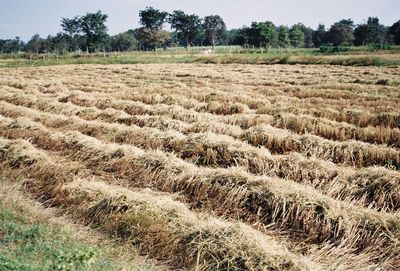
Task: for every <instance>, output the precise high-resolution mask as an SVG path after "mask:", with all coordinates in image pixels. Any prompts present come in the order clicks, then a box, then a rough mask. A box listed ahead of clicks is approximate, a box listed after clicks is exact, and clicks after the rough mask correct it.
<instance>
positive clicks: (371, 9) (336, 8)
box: [0, 0, 400, 41]
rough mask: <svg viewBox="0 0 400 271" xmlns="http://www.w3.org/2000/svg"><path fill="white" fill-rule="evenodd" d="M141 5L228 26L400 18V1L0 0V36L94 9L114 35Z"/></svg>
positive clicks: (45, 27) (130, 23) (45, 28)
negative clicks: (213, 19) (218, 18)
mask: <svg viewBox="0 0 400 271" xmlns="http://www.w3.org/2000/svg"><path fill="white" fill-rule="evenodd" d="M146 6H152V7H155V8H158V9H160V10H164V11H168V12H171V11H173V10H178V9H181V10H183V11H185V12H186V13H190V14H192V13H195V14H197V15H199V16H201V17H204V16H207V15H211V14H213V15H214V14H218V15H220V16H221V17H222V18H223V19H224V20H225V22H226V24H227V27H228V28H229V29H231V28H239V27H241V26H243V25H250V23H251V22H252V21H267V20H268V21H272V22H274V23H275V24H277V25H280V24H284V25H292V24H295V23H298V22H302V23H304V24H305V25H307V26H311V27H313V28H316V26H317V25H318V24H319V23H325V24H326V25H327V26H329V25H331V24H332V23H334V22H336V21H338V20H340V19H343V18H352V19H353V20H354V21H355V22H356V23H362V22H364V21H366V19H367V18H368V16H376V17H379V18H380V19H381V22H382V23H383V24H385V25H392V24H393V23H394V22H396V21H398V20H400V0H279V1H272V0H229V1H227V0H222V1H218V0H147V1H144V0H81V1H78V0H46V1H45V0H0V39H5V38H14V37H15V36H20V37H21V38H22V39H23V40H25V41H27V40H29V39H30V37H31V36H33V35H34V34H36V33H38V34H40V35H41V36H42V37H46V36H47V35H49V34H56V33H57V32H59V31H61V27H60V19H61V17H67V18H70V17H73V16H75V15H83V14H85V13H86V12H96V11H97V10H99V9H100V10H102V11H103V12H104V13H106V14H108V15H109V19H108V23H107V25H108V28H109V34H116V33H120V32H123V31H126V30H128V29H133V28H136V27H138V26H139V23H138V21H139V15H138V13H139V10H141V9H144V8H145V7H146Z"/></svg>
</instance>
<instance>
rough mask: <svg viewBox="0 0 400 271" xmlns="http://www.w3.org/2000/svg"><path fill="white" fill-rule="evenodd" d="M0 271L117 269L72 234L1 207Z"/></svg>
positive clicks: (96, 250) (118, 267)
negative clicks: (32, 220)
mask: <svg viewBox="0 0 400 271" xmlns="http://www.w3.org/2000/svg"><path fill="white" fill-rule="evenodd" d="M0 237H1V238H0V270H9V271H12V270H15V271H24V270H27V271H28V270H29V271H31V270H38V271H39V270H40V271H42V270H63V271H67V270H68V271H69V270H71V271H72V270H74V271H75V270H78V271H79V270H117V269H120V266H118V264H116V263H114V262H111V261H110V260H109V259H107V258H104V257H102V256H103V255H101V254H100V253H99V248H97V247H94V246H88V245H84V244H82V243H80V242H79V241H77V240H76V239H74V237H73V234H71V233H70V232H65V231H62V230H60V229H57V228H50V227H48V226H47V225H43V224H37V223H32V222H30V221H28V220H26V219H25V217H24V216H23V215H21V214H20V213H18V212H16V211H14V210H13V209H9V208H6V207H4V206H2V205H0Z"/></svg>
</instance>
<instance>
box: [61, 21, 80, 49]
mask: <svg viewBox="0 0 400 271" xmlns="http://www.w3.org/2000/svg"><path fill="white" fill-rule="evenodd" d="M81 24H82V20H81V18H80V17H78V16H75V17H74V18H72V19H68V18H62V19H61V27H62V29H63V31H64V33H65V34H66V35H67V36H68V42H69V50H70V51H76V50H78V49H79V43H78V39H79V34H80V32H81Z"/></svg>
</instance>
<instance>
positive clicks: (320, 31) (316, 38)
mask: <svg viewBox="0 0 400 271" xmlns="http://www.w3.org/2000/svg"><path fill="white" fill-rule="evenodd" d="M325 36H326V30H325V25H323V24H320V25H318V28H317V30H316V31H314V33H313V43H314V46H315V47H317V48H319V47H320V46H321V45H322V44H323V43H324V42H325V38H326V37H325Z"/></svg>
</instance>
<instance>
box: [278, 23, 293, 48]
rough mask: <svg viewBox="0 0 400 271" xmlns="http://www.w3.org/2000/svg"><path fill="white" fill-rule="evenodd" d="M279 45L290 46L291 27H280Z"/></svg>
mask: <svg viewBox="0 0 400 271" xmlns="http://www.w3.org/2000/svg"><path fill="white" fill-rule="evenodd" d="M278 45H279V47H282V48H287V47H289V46H290V38H289V29H288V28H287V27H286V26H283V25H281V26H279V27H278Z"/></svg>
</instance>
